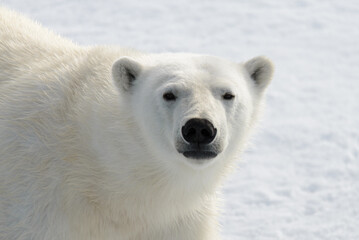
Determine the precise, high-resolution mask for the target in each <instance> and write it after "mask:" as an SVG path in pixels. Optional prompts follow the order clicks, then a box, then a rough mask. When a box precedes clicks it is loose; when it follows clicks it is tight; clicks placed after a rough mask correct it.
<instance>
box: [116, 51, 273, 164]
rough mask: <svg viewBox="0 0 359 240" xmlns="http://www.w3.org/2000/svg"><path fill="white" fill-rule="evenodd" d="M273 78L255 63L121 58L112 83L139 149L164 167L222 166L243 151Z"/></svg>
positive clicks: (265, 65)
mask: <svg viewBox="0 0 359 240" xmlns="http://www.w3.org/2000/svg"><path fill="white" fill-rule="evenodd" d="M272 73H273V66H272V63H271V62H270V61H269V60H268V59H266V58H264V57H256V58H254V59H251V60H249V61H247V62H245V63H244V64H238V63H233V62H230V61H227V60H224V59H220V58H217V57H211V56H200V55H193V54H158V55H151V56H147V57H146V58H142V59H136V60H135V59H132V58H130V57H122V58H120V59H118V60H117V61H116V62H115V63H114V64H113V66H112V77H113V80H114V82H115V85H116V86H117V88H118V90H119V92H120V94H121V95H123V96H124V98H127V100H128V101H127V102H128V104H129V105H130V108H129V109H130V111H131V113H129V114H131V115H132V116H133V119H134V121H135V122H136V126H137V128H138V129H136V131H138V134H137V135H138V136H141V140H140V142H141V144H142V145H143V149H144V150H147V151H148V152H150V153H151V155H152V157H153V158H156V159H160V160H161V161H164V162H166V164H172V162H179V163H184V164H187V165H189V166H191V167H195V168H196V167H197V168H198V167H203V166H208V165H210V164H212V163H213V162H216V161H224V160H223V159H226V158H229V157H230V154H233V153H235V152H236V150H239V149H240V148H241V145H242V144H243V142H244V140H245V139H246V137H247V135H248V133H249V131H250V130H251V129H252V126H253V123H254V122H255V120H256V116H257V113H258V112H259V110H260V105H261V104H260V103H261V98H262V95H263V92H264V90H265V89H266V87H267V85H268V84H269V82H270V80H271V78H272Z"/></svg>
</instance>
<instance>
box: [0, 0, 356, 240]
mask: <svg viewBox="0 0 359 240" xmlns="http://www.w3.org/2000/svg"><path fill="white" fill-rule="evenodd" d="M0 3H1V4H2V5H5V6H8V7H10V8H13V9H16V10H19V11H21V12H23V13H25V14H26V15H28V16H30V17H31V18H34V19H36V20H38V21H39V22H41V23H43V25H45V26H47V27H48V28H50V29H53V30H55V31H56V32H58V33H60V34H61V35H63V36H65V37H69V38H71V39H73V40H74V41H75V42H78V43H80V44H116V45H121V46H130V47H133V48H137V49H141V50H145V51H150V52H166V51H175V52H195V53H203V54H212V55H219V56H222V57H225V58H229V59H232V60H234V61H245V60H247V59H249V58H251V57H253V56H256V55H266V56H268V57H270V58H271V59H272V60H273V61H274V63H275V64H276V73H275V78H274V81H273V84H272V85H271V86H270V88H269V89H268V94H267V110H266V112H265V114H264V118H263V121H262V123H261V128H260V129H259V131H258V133H257V134H256V136H255V138H254V140H253V142H252V145H251V147H250V149H249V150H248V151H246V152H245V154H244V155H243V156H242V160H241V161H240V162H239V163H238V166H239V170H238V171H236V172H235V174H234V175H232V176H231V178H230V180H229V181H227V182H226V184H225V186H224V188H223V193H224V194H223V195H224V196H223V197H224V199H225V206H224V211H223V216H222V219H221V222H222V225H223V237H224V239H227V240H234V239H242V240H244V239H296V240H301V239H303V240H318V239H325V240H328V239H345V240H352V239H353V240H354V239H356V240H357V239H359V68H358V65H359V2H358V1H356V0H346V1H334V0H327V1H323V0H318V1H309V0H290V1H284V0H281V1H265V0H252V1H249V0H246V1H234V0H233V1H229V0H228V1H194V0H185V1H180V0H177V1H166V0H155V1H138V0H131V1H129V0H127V1H115V0H112V1H110V0H107V1H84V0H82V1H71V0H66V1H47V0H38V1H19V0H11V1H10V0H9V1H1V0H0Z"/></svg>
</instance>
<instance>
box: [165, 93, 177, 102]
mask: <svg viewBox="0 0 359 240" xmlns="http://www.w3.org/2000/svg"><path fill="white" fill-rule="evenodd" d="M176 98H177V97H176V96H175V95H174V94H173V93H172V92H167V93H164V94H163V99H164V100H166V101H175V100H176Z"/></svg>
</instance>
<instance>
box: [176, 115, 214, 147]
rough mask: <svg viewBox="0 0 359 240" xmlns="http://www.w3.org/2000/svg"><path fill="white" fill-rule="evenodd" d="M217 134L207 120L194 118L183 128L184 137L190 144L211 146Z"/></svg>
mask: <svg viewBox="0 0 359 240" xmlns="http://www.w3.org/2000/svg"><path fill="white" fill-rule="evenodd" d="M216 134H217V129H215V128H214V126H213V124H212V123H211V122H210V121H208V120H207V119H201V118H192V119H190V120H188V121H187V122H186V124H185V125H184V126H183V127H182V136H183V138H184V140H186V141H187V142H189V143H194V144H209V143H210V142H212V141H213V139H214V138H215V137H216Z"/></svg>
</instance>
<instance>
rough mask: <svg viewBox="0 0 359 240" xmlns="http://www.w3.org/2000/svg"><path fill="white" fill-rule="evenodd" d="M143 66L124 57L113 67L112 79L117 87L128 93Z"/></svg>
mask: <svg viewBox="0 0 359 240" xmlns="http://www.w3.org/2000/svg"><path fill="white" fill-rule="evenodd" d="M141 70H142V66H141V65H140V64H139V63H138V62H136V61H135V60H133V59H131V58H129V57H122V58H120V59H118V60H117V61H116V62H115V63H114V64H113V65H112V78H113V81H114V82H115V84H116V86H117V87H118V88H120V89H123V90H125V91H128V90H129V89H130V88H131V86H132V85H133V83H134V81H136V79H137V78H138V76H139V75H140V73H141Z"/></svg>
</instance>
